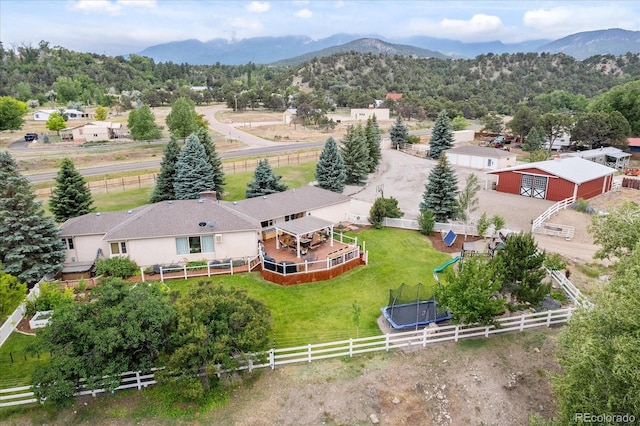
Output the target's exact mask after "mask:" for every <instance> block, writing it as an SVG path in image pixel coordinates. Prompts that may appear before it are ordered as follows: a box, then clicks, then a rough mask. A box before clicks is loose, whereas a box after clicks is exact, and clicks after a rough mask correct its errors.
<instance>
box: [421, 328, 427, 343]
mask: <svg viewBox="0 0 640 426" xmlns="http://www.w3.org/2000/svg"><path fill="white" fill-rule="evenodd" d="M422 347H423V348H426V347H427V327H425V328H424V330H422Z"/></svg>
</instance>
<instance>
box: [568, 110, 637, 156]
mask: <svg viewBox="0 0 640 426" xmlns="http://www.w3.org/2000/svg"><path fill="white" fill-rule="evenodd" d="M630 134H631V128H630V127H629V123H628V122H627V119H626V118H624V116H623V115H622V114H621V113H620V112H618V111H612V112H587V113H584V114H580V115H579V116H578V117H577V119H576V122H575V124H574V125H573V127H572V129H571V142H572V143H574V144H578V145H581V146H584V147H587V148H589V149H595V148H600V147H603V146H613V147H616V148H620V149H623V150H624V149H627V147H628V143H627V137H628V136H629V135H630Z"/></svg>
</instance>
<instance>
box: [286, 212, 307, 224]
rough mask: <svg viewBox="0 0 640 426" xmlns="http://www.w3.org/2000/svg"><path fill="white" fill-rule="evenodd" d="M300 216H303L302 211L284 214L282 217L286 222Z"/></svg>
mask: <svg viewBox="0 0 640 426" xmlns="http://www.w3.org/2000/svg"><path fill="white" fill-rule="evenodd" d="M301 217H304V212H302V213H294V214H289V215H286V216H285V217H284V221H285V222H288V221H290V220H294V219H300V218H301Z"/></svg>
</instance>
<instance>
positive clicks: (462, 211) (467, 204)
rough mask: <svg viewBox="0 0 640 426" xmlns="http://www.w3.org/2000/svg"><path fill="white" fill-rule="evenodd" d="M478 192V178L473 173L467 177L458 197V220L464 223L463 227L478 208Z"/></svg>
mask: <svg viewBox="0 0 640 426" xmlns="http://www.w3.org/2000/svg"><path fill="white" fill-rule="evenodd" d="M478 192H480V183H479V182H478V176H477V175H476V174H475V173H471V174H470V175H469V177H467V182H466V184H465V186H464V188H462V191H460V194H459V195H458V218H459V219H460V220H462V221H464V223H465V225H466V224H468V223H469V221H470V220H471V215H472V214H473V213H474V212H475V211H477V210H478V207H479V206H480V198H479V197H478ZM465 236H466V233H465Z"/></svg>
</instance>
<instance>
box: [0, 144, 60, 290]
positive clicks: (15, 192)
mask: <svg viewBox="0 0 640 426" xmlns="http://www.w3.org/2000/svg"><path fill="white" fill-rule="evenodd" d="M0 247H1V248H0V264H2V266H3V267H4V271H5V272H6V273H7V274H11V275H13V276H15V277H18V279H19V280H20V281H21V282H26V283H27V284H29V285H33V284H35V283H37V282H38V281H39V280H40V279H41V278H42V277H43V276H44V275H47V274H51V275H55V274H57V273H58V272H60V271H61V270H62V262H63V261H64V258H65V254H64V251H63V250H64V247H63V244H62V240H61V239H60V232H59V230H58V227H57V226H56V224H55V223H54V222H53V219H52V218H50V217H47V216H46V215H45V211H44V208H43V207H42V203H37V202H36V201H35V195H34V193H33V190H32V189H31V185H30V184H29V181H28V180H27V179H26V178H25V177H24V176H22V175H21V174H20V173H19V172H18V167H17V165H16V163H15V161H14V160H13V158H12V157H11V155H10V154H9V153H8V152H2V153H0Z"/></svg>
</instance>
